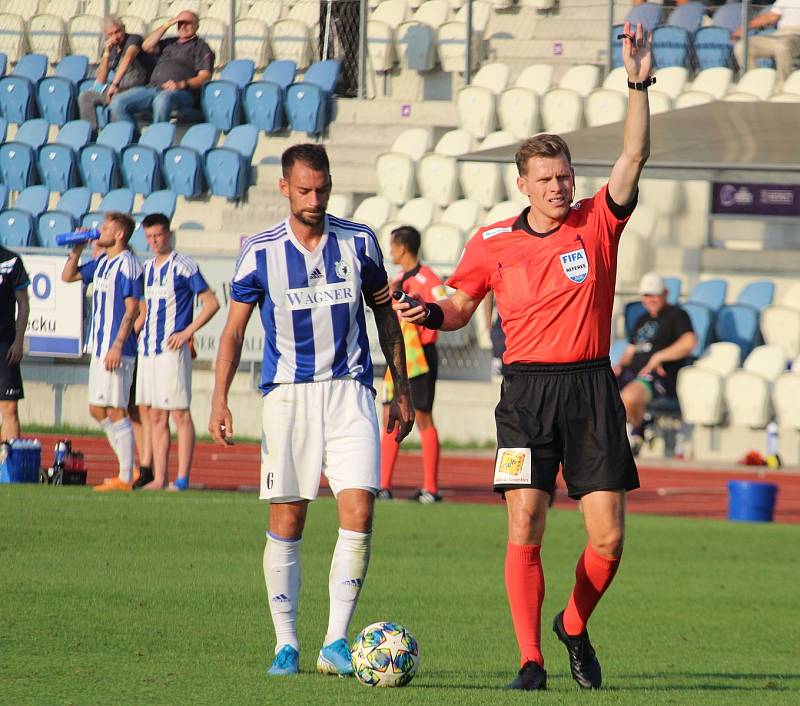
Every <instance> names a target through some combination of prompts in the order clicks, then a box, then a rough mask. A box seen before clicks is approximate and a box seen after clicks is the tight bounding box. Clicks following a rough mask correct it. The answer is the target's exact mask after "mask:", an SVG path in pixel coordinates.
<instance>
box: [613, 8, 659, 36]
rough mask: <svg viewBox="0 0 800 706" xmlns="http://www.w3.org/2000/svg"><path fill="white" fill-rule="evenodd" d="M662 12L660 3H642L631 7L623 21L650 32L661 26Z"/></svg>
mask: <svg viewBox="0 0 800 706" xmlns="http://www.w3.org/2000/svg"><path fill="white" fill-rule="evenodd" d="M663 12H664V6H663V5H661V4H660V3H659V4H656V3H654V2H644V3H642V4H641V5H633V6H632V7H631V9H630V10H628V14H627V15H625V21H626V22H630V23H631V26H632V27H636V25H637V24H641V25H642V27H643V28H644V30H645V31H647V32H651V31H652V30H654V29H655V28H656V27H658V25H659V24H661V15H662V13H663ZM616 36H617V35H616V34H615V35H614V37H615V38H616Z"/></svg>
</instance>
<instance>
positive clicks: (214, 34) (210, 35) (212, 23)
mask: <svg viewBox="0 0 800 706" xmlns="http://www.w3.org/2000/svg"><path fill="white" fill-rule="evenodd" d="M198 33H199V34H200V35H201V36H202V37H203V39H204V40H205V41H206V44H208V46H209V48H210V49H211V51H213V52H214V65H215V66H222V65H223V64H227V63H228V25H227V24H225V23H224V22H223V21H222V20H218V19H215V18H213V17H203V18H201V19H200V29H199V30H198Z"/></svg>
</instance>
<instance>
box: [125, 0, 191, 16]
mask: <svg viewBox="0 0 800 706" xmlns="http://www.w3.org/2000/svg"><path fill="white" fill-rule="evenodd" d="M160 4H161V3H160V0H130V2H129V3H128V7H126V8H125V14H126V15H134V16H135V17H141V18H142V19H143V20H145V21H149V20H150V18H151V17H158V16H159V14H160V10H159V6H160ZM187 9H188V6H187ZM173 16H174V15H173Z"/></svg>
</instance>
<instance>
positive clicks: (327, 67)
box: [286, 59, 340, 135]
mask: <svg viewBox="0 0 800 706" xmlns="http://www.w3.org/2000/svg"><path fill="white" fill-rule="evenodd" d="M339 69H340V64H339V62H338V61H335V60H333V59H328V60H325V61H318V62H316V63H314V64H312V65H311V66H310V67H309V69H308V71H306V73H305V76H303V80H302V81H300V82H298V83H293V84H292V85H291V86H289V88H288V89H287V90H286V117H287V119H288V121H289V125H291V127H292V130H297V131H302V132H306V133H308V134H309V135H319V134H320V133H321V132H323V131H324V130H325V129H326V128H327V127H328V124H329V123H330V121H331V118H332V114H333V106H332V100H333V90H334V88H336V82H337V81H338V79H339Z"/></svg>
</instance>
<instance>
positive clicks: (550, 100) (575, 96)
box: [542, 88, 583, 134]
mask: <svg viewBox="0 0 800 706" xmlns="http://www.w3.org/2000/svg"><path fill="white" fill-rule="evenodd" d="M542 123H543V124H544V129H545V132H551V133H557V134H558V133H564V132H572V131H573V130H577V129H578V128H580V127H582V126H583V98H581V95H580V94H579V93H577V92H576V91H573V90H571V89H569V88H554V89H553V90H551V91H548V92H547V93H546V94H545V96H544V98H543V99H542Z"/></svg>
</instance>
